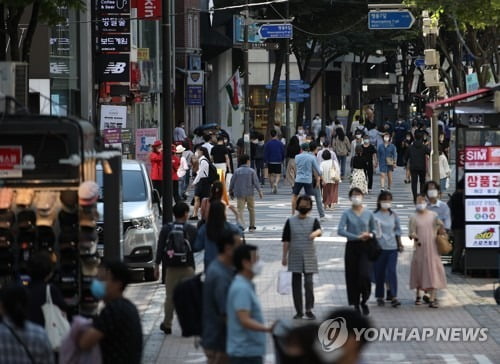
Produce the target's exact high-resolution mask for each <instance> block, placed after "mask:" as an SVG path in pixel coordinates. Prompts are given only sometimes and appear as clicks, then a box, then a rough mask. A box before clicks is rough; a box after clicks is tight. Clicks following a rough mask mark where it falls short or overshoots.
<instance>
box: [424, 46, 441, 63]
mask: <svg viewBox="0 0 500 364" xmlns="http://www.w3.org/2000/svg"><path fill="white" fill-rule="evenodd" d="M424 57H425V65H426V66H439V64H438V63H439V53H438V51H436V50H435V49H426V50H424Z"/></svg>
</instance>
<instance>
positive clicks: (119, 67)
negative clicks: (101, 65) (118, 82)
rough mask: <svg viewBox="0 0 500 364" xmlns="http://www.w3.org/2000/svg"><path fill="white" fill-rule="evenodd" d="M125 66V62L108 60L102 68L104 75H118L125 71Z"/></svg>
mask: <svg viewBox="0 0 500 364" xmlns="http://www.w3.org/2000/svg"><path fill="white" fill-rule="evenodd" d="M126 68H127V63H126V62H109V63H108V65H107V66H106V68H105V69H104V74H105V75H120V74H122V73H123V72H125V70H126Z"/></svg>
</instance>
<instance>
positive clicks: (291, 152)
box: [286, 135, 300, 187]
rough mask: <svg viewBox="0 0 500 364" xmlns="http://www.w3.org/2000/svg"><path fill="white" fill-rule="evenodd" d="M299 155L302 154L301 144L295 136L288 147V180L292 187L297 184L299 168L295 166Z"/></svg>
mask: <svg viewBox="0 0 500 364" xmlns="http://www.w3.org/2000/svg"><path fill="white" fill-rule="evenodd" d="M297 154H300V144H299V138H297V137H296V136H295V135H294V136H292V137H291V138H290V141H289V142H288V145H287V146H286V160H287V163H286V180H287V182H288V184H289V185H290V186H292V187H293V185H294V184H295V175H296V174H297V167H296V166H295V156H296V155H297Z"/></svg>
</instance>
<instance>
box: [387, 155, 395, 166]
mask: <svg viewBox="0 0 500 364" xmlns="http://www.w3.org/2000/svg"><path fill="white" fill-rule="evenodd" d="M385 164H387V165H388V166H390V167H392V166H394V158H392V157H386V158H385Z"/></svg>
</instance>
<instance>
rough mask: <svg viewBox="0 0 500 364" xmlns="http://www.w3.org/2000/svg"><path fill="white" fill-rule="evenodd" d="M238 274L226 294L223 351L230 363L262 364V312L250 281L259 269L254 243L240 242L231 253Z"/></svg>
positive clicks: (265, 329)
mask: <svg viewBox="0 0 500 364" xmlns="http://www.w3.org/2000/svg"><path fill="white" fill-rule="evenodd" d="M233 263H234V266H235V268H236V271H237V274H236V276H235V277H234V279H233V281H232V283H231V286H230V287H229V292H228V294H227V302H226V315H227V320H226V322H227V339H226V350H227V354H228V356H229V362H230V363H249V364H254V363H255V364H262V363H263V362H264V359H263V358H264V355H266V335H265V334H266V333H270V332H271V331H272V326H267V325H265V324H264V315H263V314H262V308H261V305H260V302H259V298H258V296H257V293H256V292H255V285H254V284H253V283H252V280H253V279H254V278H255V277H256V276H257V275H259V274H260V273H261V272H262V269H263V263H262V261H260V259H259V254H258V252H257V247H256V246H255V245H250V244H246V245H240V246H239V247H238V248H236V250H235V251H234V254H233Z"/></svg>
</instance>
